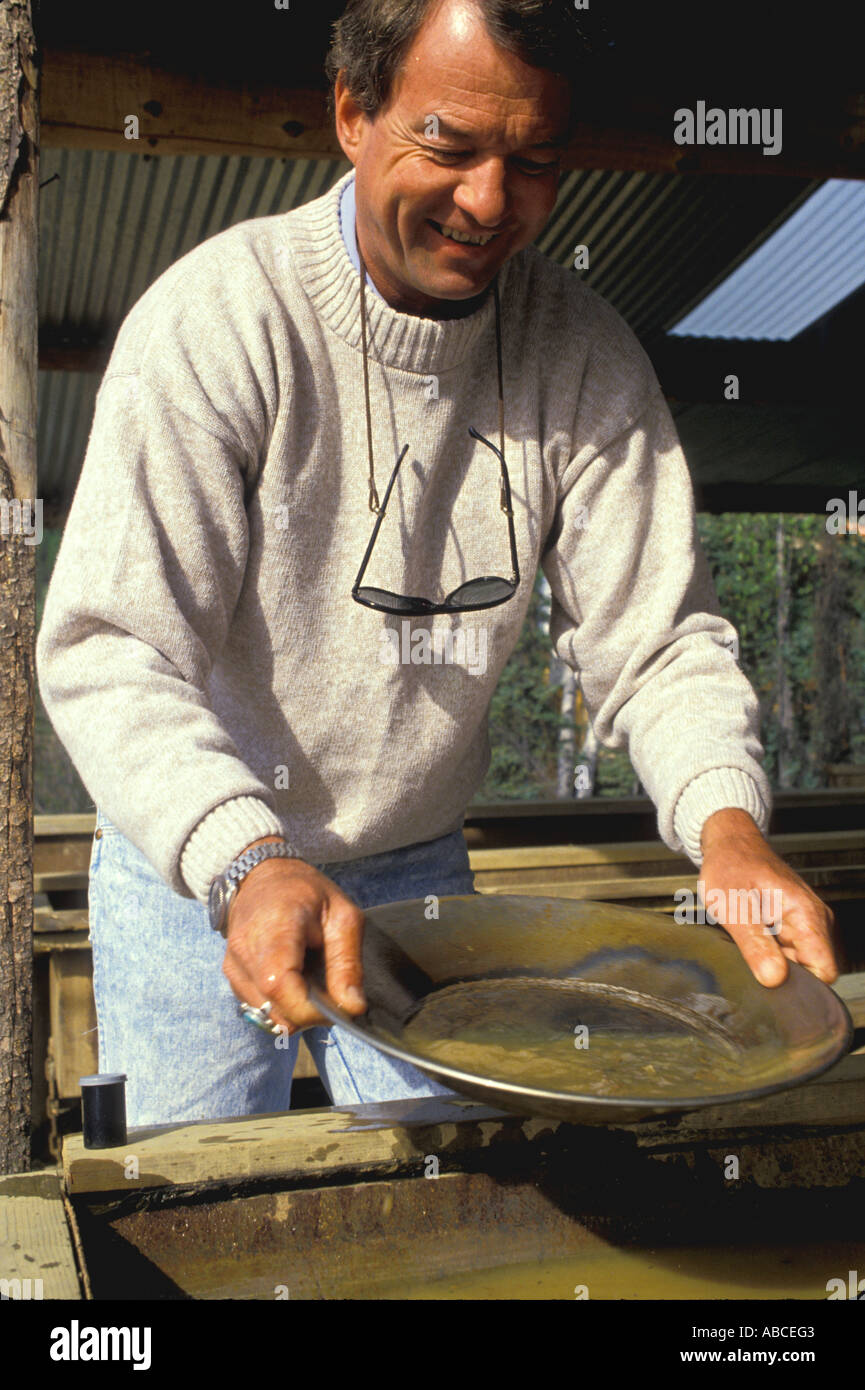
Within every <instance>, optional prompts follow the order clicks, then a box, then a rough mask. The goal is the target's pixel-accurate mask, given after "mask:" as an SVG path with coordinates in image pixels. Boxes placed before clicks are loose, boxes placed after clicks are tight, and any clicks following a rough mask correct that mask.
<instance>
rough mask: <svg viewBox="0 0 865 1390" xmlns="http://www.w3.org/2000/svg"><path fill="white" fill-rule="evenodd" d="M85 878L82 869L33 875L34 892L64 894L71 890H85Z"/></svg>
mask: <svg viewBox="0 0 865 1390" xmlns="http://www.w3.org/2000/svg"><path fill="white" fill-rule="evenodd" d="M87 877H88V876H87V871H86V870H82V869H75V870H72V869H62V870H50V871H49V872H47V873H39V874H34V875H33V886H34V892H36V893H56V892H66V891H68V890H69V889H73V888H75V889H82V888H86V887H87Z"/></svg>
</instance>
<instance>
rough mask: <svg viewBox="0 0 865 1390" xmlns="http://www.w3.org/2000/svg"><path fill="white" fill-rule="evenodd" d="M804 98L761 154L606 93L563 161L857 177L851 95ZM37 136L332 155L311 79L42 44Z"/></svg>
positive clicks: (859, 154) (114, 144) (859, 127)
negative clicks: (298, 83)
mask: <svg viewBox="0 0 865 1390" xmlns="http://www.w3.org/2000/svg"><path fill="white" fill-rule="evenodd" d="M812 97H813V93H812V92H811V91H810V89H809V90H808V92H807V100H805V98H802V99H801V101H800V103H799V104H797V106H796V107H795V108H791V107H788V108H787V112H786V119H785V133H784V141H783V146H782V149H781V151H780V152H779V153H778V154H777V155H773V156H766V155H764V154H763V153H762V151H761V149H760V148H759V147H756V146H753V147H752V146H742V145H740V146H735V145H730V146H713V145H702V146H682V145H677V144H676V143H675V141H674V139H673V129H674V124H675V122H674V119H673V112H674V107H675V103H674V102H672V101H668V102H666V103H663V104H662V103H660V102H659V101H658V100H657V98H652V99H651V100H649V99H647V98H639V99H636V100H633V101H632V102H630V103H629V102H627V101H624V100H623V101H617V102H615V103H614V104H612V105H611V106H609V107H608V109H607V110H605V111H604V112H603V113H601V114H600V115H599V116H598V117H597V118H596V119H595V120H592V121H585V122H584V123H582V124H581V125H580V127H579V128H578V130H577V132H576V135H575V138H574V139H573V141H572V142H571V144H570V145H569V147H568V149H567V151H566V152H565V157H564V165H565V168H568V169H632V170H644V171H647V172H651V173H670V174H676V173H680V174H681V173H696V174H701V173H712V174H758V175H761V176H765V175H774V174H779V175H783V176H786V177H788V178H790V177H795V178H865V118H863V109H865V107H863V98H862V96H861V94H859V93H855V92H854V93H845V92H844V91H841V92H838V93H836V94H835V99H834V100H833V101H832V102H831V103H823V102H819V101H816V102H815V101H814V100H812ZM130 116H134V117H136V118H137V120H138V125H139V138H138V139H137V140H135V139H130V138H128V137H127V136H126V134H125V130H126V129H127V118H128V117H130ZM42 139H43V143H44V144H45V145H46V146H61V147H64V148H67V149H97V150H117V151H120V150H123V151H125V152H126V153H141V152H146V151H149V152H152V153H157V154H221V155H224V154H245V155H266V156H271V157H273V156H287V157H289V158H292V159H342V158H344V156H343V153H342V150H341V148H340V146H339V143H338V141H337V139H336V134H335V131H334V129H333V122H332V120H331V118H330V116H329V114H328V109H327V94H326V92H325V91H324V90H322V89H318V88H314V87H312V86H310V87H302V88H298V87H294V88H284V87H279V86H277V85H274V84H272V83H271V84H267V83H254V82H240V81H237V82H236V83H229V82H228V80H227V79H221V80H220V79H216V78H209V79H206V80H202V79H201V77H200V76H198V75H195V74H192V73H189V72H171V71H168V70H167V69H166V68H160V67H156V66H152V65H149V64H147V63H145V62H143V61H141V60H140V59H138V58H136V57H135V56H134V55H132V54H129V53H117V54H113V55H111V56H107V55H99V54H93V53H83V52H81V53H79V52H72V51H67V50H65V49H60V48H53V47H48V48H47V49H46V52H45V59H44V76H43V86H42Z"/></svg>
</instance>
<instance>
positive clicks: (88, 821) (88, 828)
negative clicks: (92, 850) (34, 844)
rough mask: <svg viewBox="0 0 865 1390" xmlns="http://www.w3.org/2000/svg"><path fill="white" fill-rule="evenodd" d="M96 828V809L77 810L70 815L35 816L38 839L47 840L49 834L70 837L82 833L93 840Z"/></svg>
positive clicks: (35, 829)
mask: <svg viewBox="0 0 865 1390" xmlns="http://www.w3.org/2000/svg"><path fill="white" fill-rule="evenodd" d="M95 829H96V813H95V812H94V811H82V812H77V811H76V812H75V813H74V814H69V815H57V816H43V815H39V816H34V817H33V834H34V836H35V838H36V839H37V840H46V839H48V838H49V836H64V837H68V836H71V835H82V836H86V838H87V839H90V840H92V838H93V832H94V830H95Z"/></svg>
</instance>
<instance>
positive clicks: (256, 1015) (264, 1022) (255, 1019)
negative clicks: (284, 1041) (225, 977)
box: [239, 999, 282, 1033]
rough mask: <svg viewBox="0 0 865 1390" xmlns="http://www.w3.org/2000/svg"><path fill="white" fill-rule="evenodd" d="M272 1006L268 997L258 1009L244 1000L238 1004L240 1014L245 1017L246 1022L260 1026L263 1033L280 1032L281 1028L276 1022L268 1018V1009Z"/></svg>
mask: <svg viewBox="0 0 865 1390" xmlns="http://www.w3.org/2000/svg"><path fill="white" fill-rule="evenodd" d="M272 1008H273V1005H272V1004H271V1002H270V1000H269V999H265V1001H264V1003H263V1004H262V1006H261V1008H260V1009H256V1008H255V1007H254V1005H252V1004H247V1003H246V1002H244V1003H242V1004H241V1005H240V1010H239V1012H240V1016H241V1018H245V1019H246V1021H247V1023H254V1024H255V1026H256V1028H261V1029H263V1031H264V1032H265V1033H281V1032H282V1029H281V1028H280V1026H279V1024H278V1023H273V1022H272V1021H271V1018H270V1011H271V1009H272Z"/></svg>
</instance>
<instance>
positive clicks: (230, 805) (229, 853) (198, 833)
mask: <svg viewBox="0 0 865 1390" xmlns="http://www.w3.org/2000/svg"><path fill="white" fill-rule="evenodd" d="M265 835H282V837H283V839H285V838H286V836H285V830H284V828H283V826H282V824H281V822H280V820H279V817H278V816H276V815H275V814H274V812H273V811H271V809H270V807H269V806H268V805H267V802H265V801H261V800H260V799H259V797H257V796H235V797H233V798H232V799H231V800H230V801H223V802H222V803H221V804H220V805H219V806H216V807H214V809H213V810H212V811H210V812H208V814H207V815H206V816H205V817H204V819H203V820H201V821H199V823H198V825H197V826H196V827H195V829H194V830H193V832H192V834H191V835H190V837H189V839H188V840H187V841H186V844H185V845H184V847H183V853H182V855H181V857H180V872H181V874H182V875H183V879H184V881H185V883H186V885H187V887H188V888H189V890H190V892H191V893H193V894H194V895H195V897H196V898H198V900H199V902H203V903H206V902H207V898H208V894H209V893H210V885H211V883H212V882H213V880H214V879H215V878H216V875H217V874H221V873H223V872H224V870H225V869H227V868H228V866H229V864H230V863H231V862H232V860H234V859H236V858H237V856H238V855H239V854H242V853H243V851H244V850H245V849H246V847H247V845H249V844H251V843H252V841H253V840H260V839H262V837H263V836H265ZM289 848H290V846H289Z"/></svg>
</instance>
